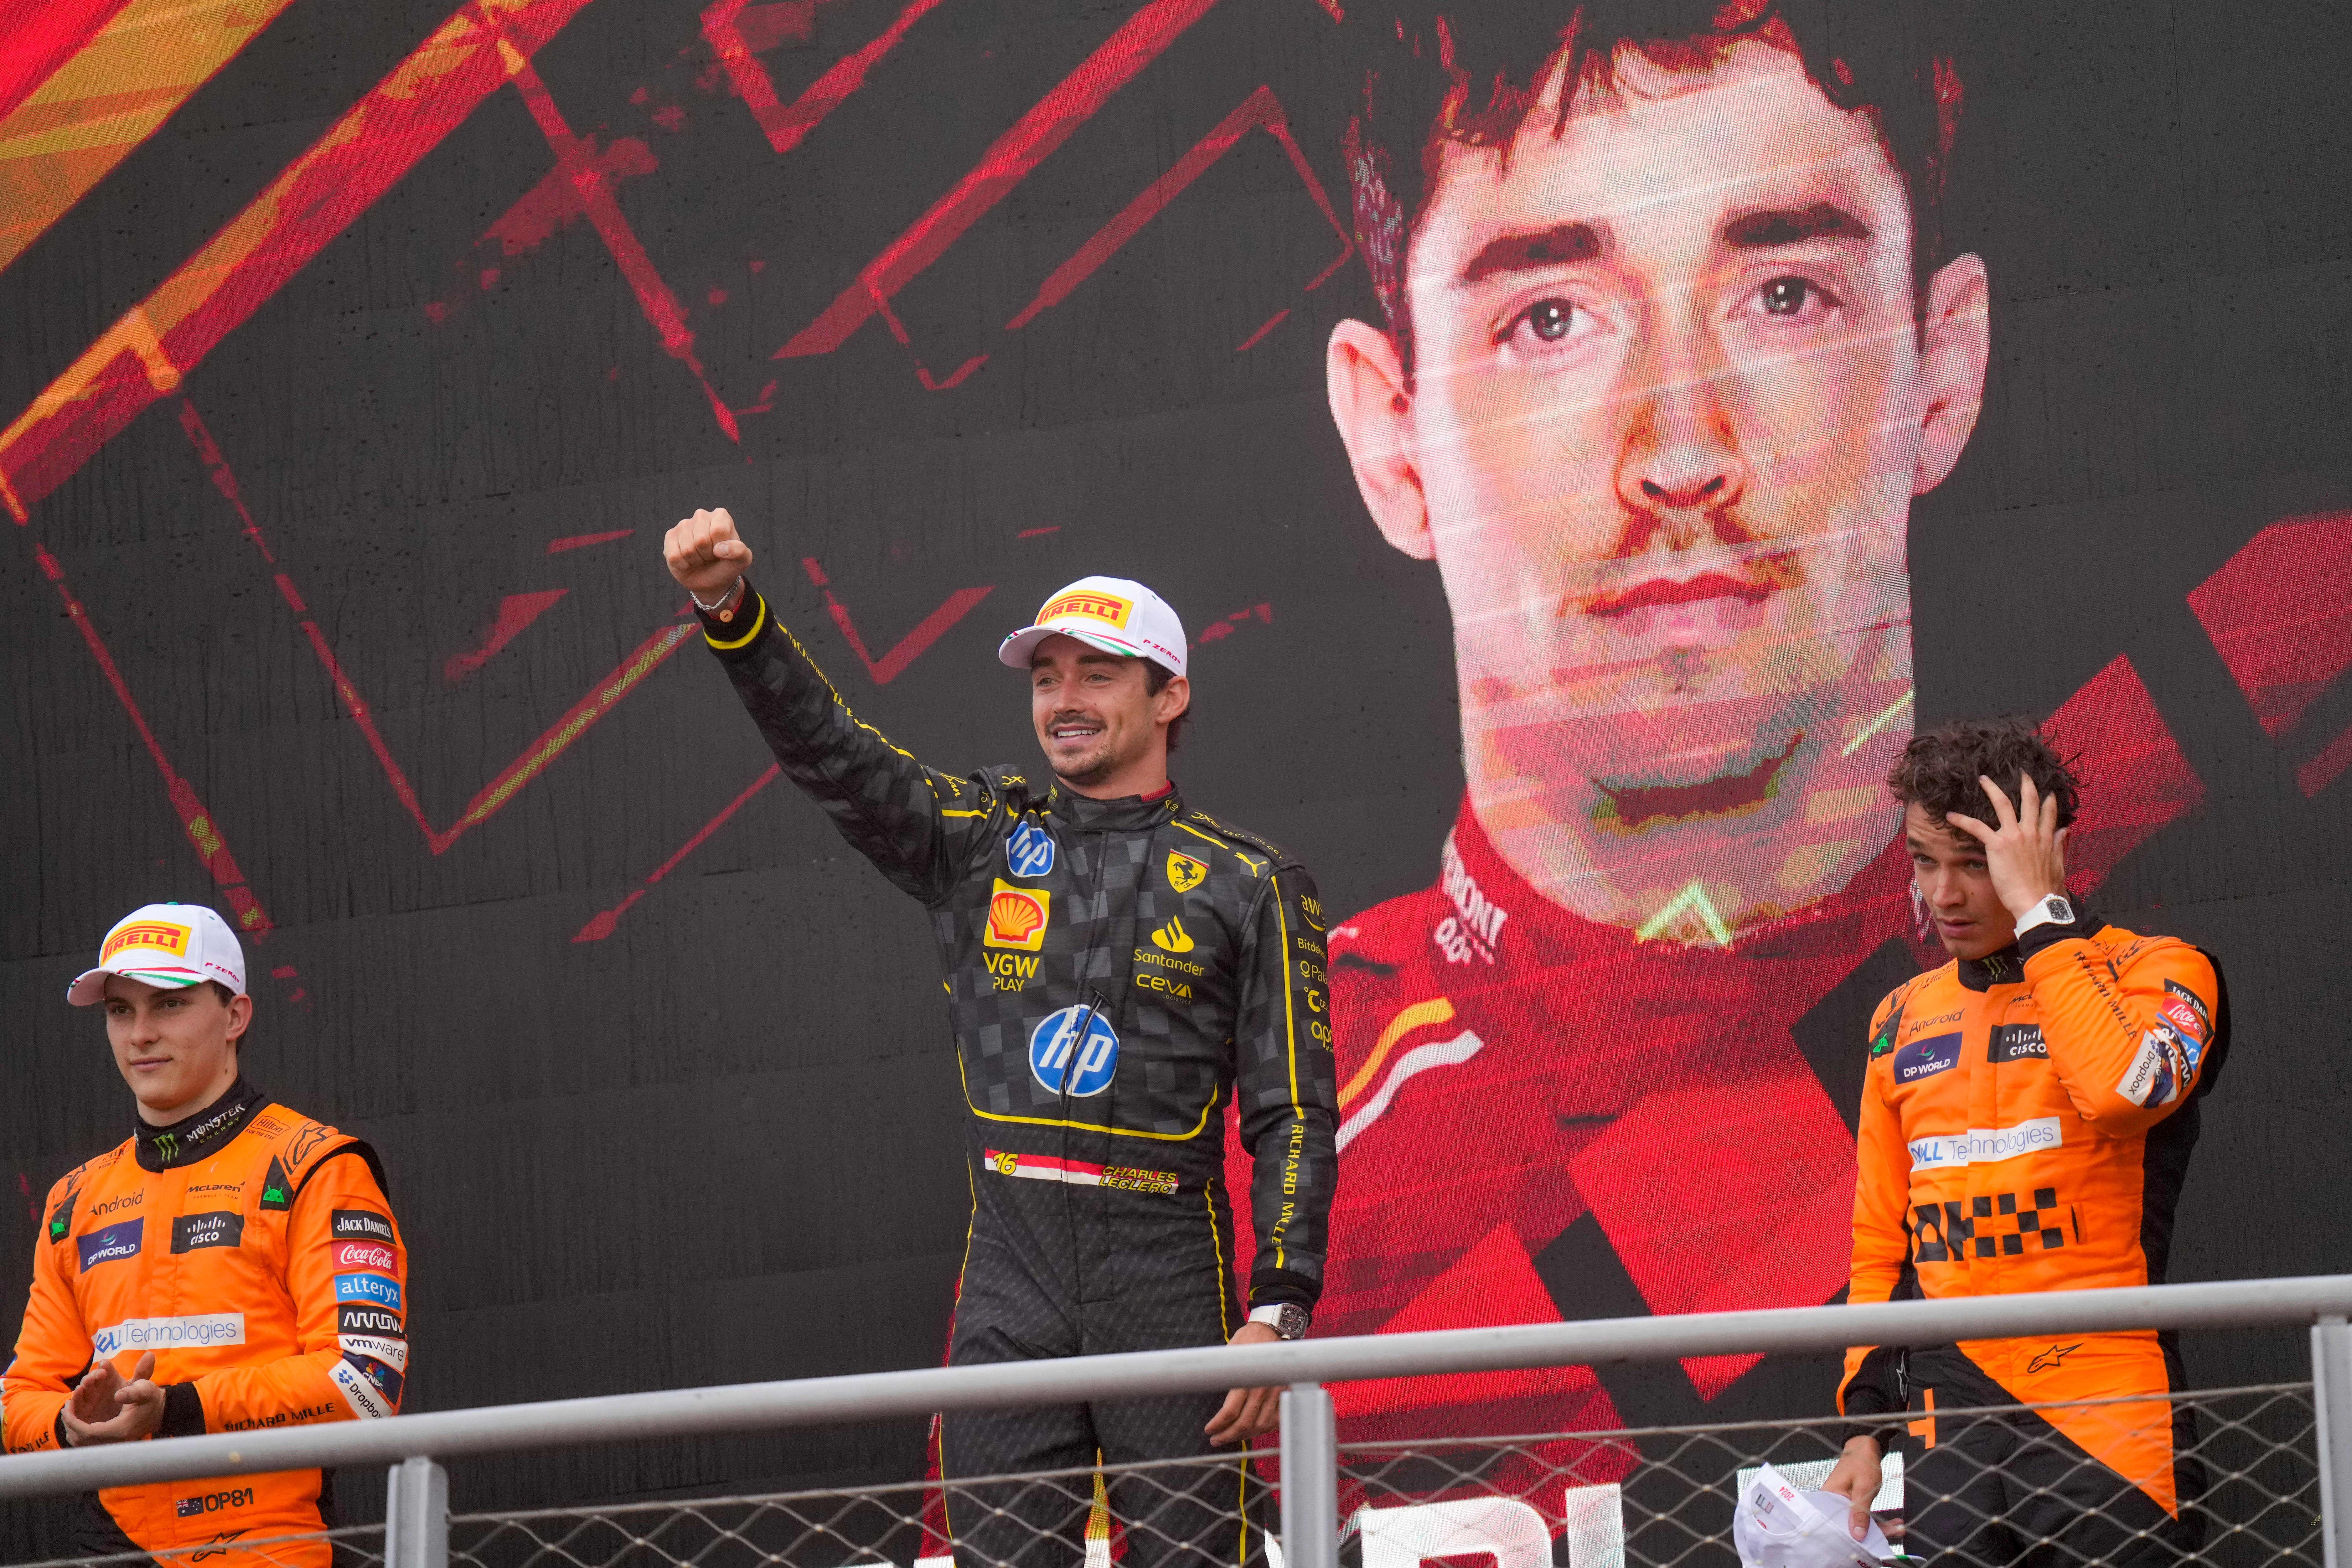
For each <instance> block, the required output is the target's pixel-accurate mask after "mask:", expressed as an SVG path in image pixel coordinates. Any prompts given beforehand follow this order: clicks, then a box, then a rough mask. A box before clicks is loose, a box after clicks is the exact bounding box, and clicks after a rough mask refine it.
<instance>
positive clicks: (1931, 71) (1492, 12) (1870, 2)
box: [1344, 0, 1966, 374]
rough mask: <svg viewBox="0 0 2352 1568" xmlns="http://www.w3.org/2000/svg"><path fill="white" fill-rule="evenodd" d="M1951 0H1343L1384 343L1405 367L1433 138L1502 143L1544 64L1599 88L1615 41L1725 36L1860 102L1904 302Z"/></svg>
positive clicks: (1931, 246)
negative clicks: (1892, 216) (1898, 232)
mask: <svg viewBox="0 0 2352 1568" xmlns="http://www.w3.org/2000/svg"><path fill="white" fill-rule="evenodd" d="M1960 10H1961V7H1960V6H1958V5H1956V4H1955V3H1954V0H1362V3H1361V4H1358V3H1356V0H1350V3H1349V5H1348V7H1347V21H1346V23H1345V24H1344V26H1345V27H1346V29H1347V32H1348V35H1349V42H1350V44H1351V47H1352V55H1353V58H1351V59H1350V61H1349V65H1350V67H1351V68H1352V70H1353V72H1354V73H1355V75H1356V79H1357V80H1358V81H1360V83H1361V89H1362V94H1361V97H1360V100H1359V101H1358V106H1357V108H1356V111H1355V114H1354V117H1353V120H1352V122H1351V123H1350V124H1349V128H1348V132H1347V157H1348V173H1349V185H1350V187H1351V195H1352V203H1353V206H1354V217H1355V233H1356V244H1357V246H1358V247H1359V250H1360V253H1361V255H1362V256H1363V258H1364V265H1365V267H1366V268H1368V269H1369V270H1370V273H1371V276H1372V284H1373V288H1374V289H1376V290H1377V291H1378V293H1379V295H1380V300H1381V308H1382V310H1383V312H1384V313H1385V314H1386V316H1387V318H1388V324H1389V331H1390V332H1391V335H1392V336H1393V337H1394V338H1395V340H1396V343H1397V348H1398V352H1399V354H1400V355H1401V357H1402V359H1403V361H1404V364H1405V369H1406V371H1407V372H1408V374H1410V372H1411V371H1412V360H1413V353H1412V311H1411V310H1410V308H1409V302H1408V301H1407V300H1406V298H1405V261H1406V252H1407V250H1408V249H1409V248H1410V247H1411V245H1412V235H1413V231H1414V230H1415V229H1416V228H1417V227H1418V226H1420V223H1421V220H1422V217H1423V214H1424V212H1425V211H1426V210H1427V208H1428V205H1429V201H1430V197H1431V195H1432V194H1433V184H1434V178H1435V174H1436V170H1437V160H1438V154H1439V151H1440V148H1441V146H1442V144H1443V143H1444V142H1449V141H1451V142H1463V143H1465V144H1468V145H1471V146H1477V147H1507V146H1509V145H1510V142H1511V140H1512V138H1513V137H1514V136H1515V135H1516V134H1517V132H1518V130H1519V128H1520V126H1521V125H1522V124H1523V123H1525V122H1526V121H1527V119H1528V115H1529V114H1530V113H1531V112H1532V111H1533V110H1534V108H1535V105H1536V102H1537V98H1538V93H1539V92H1540V91H1541V89H1542V86H1543V83H1544V79H1545V78H1546V76H1547V74H1548V73H1549V72H1550V71H1552V70H1554V69H1557V70H1559V71H1560V72H1562V73H1563V77H1564V79H1565V81H1566V82H1567V83H1568V84H1569V88H1570V90H1569V91H1567V92H1565V93H1563V94H1562V99H1563V101H1562V103H1561V104H1560V107H1559V122H1558V123H1557V124H1555V125H1554V126H1553V128H1552V130H1553V134H1555V135H1557V134H1559V132H1560V131H1562V130H1563V129H1565V127H1566V124H1567V120H1566V115H1567V110H1568V107H1569V105H1568V101H1567V100H1570V99H1572V98H1573V97H1574V95H1575V94H1576V93H1579V92H1585V91H1589V90H1591V89H1594V88H1600V87H1606V86H1607V85H1608V84H1609V82H1610V81H1611V79H1612V75H1611V68H1612V64H1613V62H1614V61H1615V60H1616V58H1617V57H1618V56H1619V54H1620V53H1621V51H1624V50H1629V49H1630V50H1634V51H1638V52H1640V53H1642V54H1643V55H1646V56H1648V57H1650V58H1652V59H1653V60H1654V61H1656V62H1657V63H1658V64H1660V65H1664V66H1668V67H1670V68H1682V69H1691V68H1703V67H1704V66H1706V65H1707V64H1709V63H1711V61H1712V60H1713V59H1714V58H1717V57H1719V55H1720V54H1721V52H1722V51H1723V50H1724V49H1725V48H1726V47H1728V46H1730V45H1731V44H1734V43H1736V42H1738V41H1739V40H1740V39H1743V38H1759V39H1762V40H1764V41H1766V42H1769V43H1772V44H1775V45H1778V46H1779V47H1783V48H1786V49H1788V50H1790V52H1791V53H1793V54H1795V55H1796V56H1797V57H1798V58H1800V59H1801V60H1802V61H1803V62H1804V67H1805V71H1806V74H1807V75H1808V76H1810V77H1811V79H1812V81H1813V84H1814V85H1815V86H1816V87H1818V88H1820V89H1822V94H1823V95H1824V96H1825V97H1827V98H1828V100H1830V101H1831V102H1832V103H1833V104H1835V105H1836V106H1837V107H1838V108H1840V109H1843V110H1860V111H1864V112H1866V113H1867V114H1868V115H1869V117H1870V120H1871V122H1872V124H1873V125H1874V127H1875V128H1876V130H1877V132H1878V135H1879V141H1880V144H1881V145H1882V147H1883V148H1884V149H1885V153H1886V156H1887V159H1888V161H1889V162H1891V163H1893V164H1894V165H1895V169H1896V170H1897V171H1898V172H1899V173H1900V174H1901V175H1902V176H1903V182H1904V186H1905V190H1906V195H1908V196H1909V198H1910V208H1911V226H1912V244H1911V260H1912V268H1913V272H1914V278H1913V294H1914V309H1915V311H1916V314H1917V316H1918V320H1919V326H1920V331H1922V333H1923V334H1924V332H1925V331H1926V323H1927V279H1928V277H1929V276H1930V275H1931V274H1933V273H1934V272H1935V270H1936V268H1938V267H1941V266H1942V265H1943V264H1944V263H1945V262H1946V261H1948V260H1949V259H1951V255H1952V251H1951V247H1950V246H1949V244H1948V240H1947V237H1946V235H1945V232H1944V184H1945V177H1944V176H1945V166H1946V164H1947V163H1948V161H1949V159H1950V157H1951V152H1952V144H1953V141H1954V138H1955V137H1956V135H1957V134H1958V127H1959V120H1960V107H1961V100H1962V96H1963V93H1962V85H1961V79H1962V73H1963V68H1962V66H1961V64H1960V57H1961V55H1962V53H1963V52H1964V50H1963V39H1964V37H1965V35H1966V28H1965V26H1964V24H1963V21H1962V18H1961V16H1959V15H1958V13H1959V12H1960Z"/></svg>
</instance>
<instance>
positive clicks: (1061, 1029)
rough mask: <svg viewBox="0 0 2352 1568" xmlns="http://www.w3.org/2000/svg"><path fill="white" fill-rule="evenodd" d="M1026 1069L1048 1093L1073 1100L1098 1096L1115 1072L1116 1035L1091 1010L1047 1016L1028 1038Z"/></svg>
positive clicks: (1066, 1010) (1065, 1010) (1067, 1010)
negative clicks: (1064, 1095) (1062, 1095)
mask: <svg viewBox="0 0 2352 1568" xmlns="http://www.w3.org/2000/svg"><path fill="white" fill-rule="evenodd" d="M1081 1026H1084V1028H1085V1031H1086V1034H1085V1037H1084V1038H1080V1037H1079V1032H1078V1031H1079V1029H1080V1027H1081ZM1029 1070H1030V1071H1031V1072H1033V1073H1034V1074H1036V1075H1037V1081H1038V1082H1039V1083H1041V1084H1043V1085H1045V1091H1046V1092H1047V1093H1048V1094H1063V1093H1067V1094H1068V1095H1069V1096H1070V1097H1071V1098H1072V1099H1074V1100H1084V1099H1086V1098H1087V1096H1088V1095H1095V1094H1100V1093H1101V1092H1102V1091H1103V1090H1104V1089H1108V1088H1109V1087H1110V1080H1111V1075H1112V1074H1113V1073H1115V1072H1117V1071H1118V1032H1117V1031H1115V1030H1114V1029H1112V1028H1111V1026H1110V1023H1109V1020H1108V1019H1106V1018H1104V1017H1103V1016H1102V1015H1101V1014H1099V1013H1097V1011H1096V1010H1095V1009H1094V1008H1092V1007H1065V1008H1063V1009H1062V1010H1061V1011H1060V1012H1058V1013H1050V1014H1048V1015H1046V1016H1045V1021H1044V1022H1043V1023H1041V1024H1039V1025H1038V1026H1037V1027H1036V1030H1035V1031H1034V1033H1033V1034H1031V1035H1030V1037H1029Z"/></svg>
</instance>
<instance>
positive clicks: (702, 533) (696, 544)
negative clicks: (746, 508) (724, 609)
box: [662, 506, 751, 605]
mask: <svg viewBox="0 0 2352 1568" xmlns="http://www.w3.org/2000/svg"><path fill="white" fill-rule="evenodd" d="M662 559H663V560H665V561H667V562H668V563H669V574H670V575H671V576H673V577H675V578H677V580H678V584H679V585H680V586H682V587H684V588H685V589H686V591H687V592H688V593H689V594H692V595H694V596H695V597H696V598H698V599H700V600H701V601H702V602H703V603H704V604H706V605H707V604H709V603H711V602H713V601H714V600H716V599H717V598H718V597H719V595H721V594H724V593H726V592H727V590H729V589H730V588H732V587H733V586H734V585H735V579H737V578H738V577H740V576H741V575H743V574H744V573H746V572H748V571H750V570H751V546H750V545H748V544H746V543H744V542H742V541H741V540H740V539H739V538H737V537H736V536H735V520H734V519H733V518H731V517H730V516H728V515H727V509H726V508H725V507H723V506H722V507H717V508H714V509H712V510H709V511H702V510H697V511H696V512H695V514H694V515H693V516H692V517H689V518H688V519H687V520H686V521H684V522H681V523H679V524H678V525H677V527H676V528H673V529H671V530H670V531H669V532H668V533H667V535H665V536H664V537H663V539H662Z"/></svg>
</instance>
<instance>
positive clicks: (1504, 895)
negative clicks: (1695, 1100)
mask: <svg viewBox="0 0 2352 1568" xmlns="http://www.w3.org/2000/svg"><path fill="white" fill-rule="evenodd" d="M1448 839H1449V844H1448V847H1447V849H1446V850H1445V851H1444V852H1442V853H1441V855H1440V865H1439V872H1438V879H1437V887H1438V891H1440V892H1441V893H1443V894H1444V896H1445V897H1446V899H1447V900H1449V902H1450V903H1451V905H1452V907H1453V909H1454V914H1455V917H1456V920H1457V922H1458V923H1457V926H1456V934H1457V938H1458V940H1460V941H1461V942H1465V944H1466V946H1465V957H1464V958H1458V959H1455V960H1454V962H1455V963H1464V962H1468V961H1470V960H1473V959H1476V958H1481V957H1483V958H1485V959H1486V962H1487V963H1493V964H1498V965H1501V966H1502V967H1504V968H1506V969H1517V968H1519V967H1522V966H1527V965H1539V966H1544V967H1554V966H1558V965H1560V964H1564V963H1571V962H1577V961H1597V960H1612V959H1620V958H1622V957H1624V956H1626V955H1627V954H1629V953H1632V952H1640V953H1641V954H1642V955H1643V958H1644V959H1647V960H1654V961H1656V962H1659V963H1686V964H1691V965H1696V966H1697V967H1700V968H1706V967H1710V966H1716V965H1731V964H1738V965H1740V966H1743V967H1746V966H1749V965H1752V964H1755V963H1759V962H1760V963H1763V964H1764V965H1765V966H1766V967H1767V968H1769V967H1771V966H1772V965H1774V964H1776V963H1797V964H1799V965H1801V966H1810V965H1811V964H1812V963H1814V962H1815V955H1816V954H1817V953H1818V952H1821V951H1823V949H1822V943H1823V942H1828V943H1829V945H1830V948H1831V949H1837V948H1839V947H1840V946H1841V944H1851V943H1853V942H1863V941H1864V940H1865V939H1866V940H1867V941H1868V942H1869V943H1870V945H1871V946H1875V945H1877V944H1878V943H1879V942H1883V941H1885V940H1886V938H1887V937H1888V936H1893V935H1896V934H1898V933H1902V934H1903V935H1904V936H1905V937H1906V941H1907V942H1908V945H1909V948H1910V950H1911V954H1912V957H1913V958H1914V959H1915V960H1916V961H1917V962H1918V963H1921V964H1923V965H1926V966H1929V967H1932V966H1933V965H1936V964H1939V963H1943V962H1944V959H1945V956H1946V955H1945V954H1944V953H1943V952H1942V951H1941V950H1940V949H1939V948H1937V946H1936V945H1935V944H1934V943H1932V942H1930V941H1929V940H1928V939H1927V933H1926V932H1924V931H1919V930H1918V929H1917V926H1916V921H1912V920H1911V919H1909V918H1907V917H1908V910H1907V905H1908V901H1909V898H1910V888H1911V861H1910V856H1909V854H1908V853H1907V852H1906V850H1905V849H1904V847H1903V840H1902V837H1900V836H1899V835H1898V836H1896V837H1893V838H1890V839H1889V840H1888V842H1887V845H1886V847H1885V848H1884V849H1882V850H1880V851H1879V853H1878V854H1877V855H1876V856H1875V857H1874V858H1872V859H1871V861H1870V862H1869V863H1868V864H1867V865H1865V866H1864V867H1863V868H1862V869H1861V870H1859V871H1857V872H1855V873H1854V876H1853V880H1852V881H1850V882H1848V883H1847V884H1846V885H1845V886H1844V887H1843V888H1842V889H1838V890H1837V891H1836V892H1834V893H1832V894H1829V895H1828V896H1827V897H1825V898H1821V899H1816V900H1813V901H1812V902H1811V903H1810V904H1807V905H1805V906H1804V907H1803V908H1801V909H1799V910H1792V911H1791V912H1790V913H1788V914H1785V915H1781V916H1779V917H1778V918H1776V919H1773V920H1769V921H1759V922H1758V923H1756V924H1754V925H1749V926H1745V927H1742V928H1740V929H1739V930H1738V931H1733V932H1731V933H1730V934H1731V942H1730V943H1729V944H1728V945H1723V946H1718V945H1717V944H1715V943H1713V942H1695V943H1688V944H1685V943H1683V942H1674V941H1659V940H1655V939H1645V938H1643V937H1642V936H1640V935H1638V934H1636V933H1635V932H1633V931H1629V930H1627V929H1625V928H1624V927H1622V926H1614V925H1604V924H1602V923H1601V922H1600V921H1591V920H1587V919H1586V918H1585V917H1583V916H1582V915H1579V914H1574V913H1571V912H1570V911H1569V910H1564V909H1562V908H1560V906H1559V905H1558V904H1555V903H1553V902H1552V901H1551V900H1549V899H1547V898H1546V897H1544V896H1543V894H1541V893H1539V892H1538V891H1537V890H1536V889H1534V888H1532V887H1530V886H1529V885H1528V883H1527V882H1526V881H1525V880H1524V879H1522V878H1521V877H1520V876H1519V874H1518V873H1517V871H1516V870H1514V869H1512V868H1511V867H1510V865H1509V863H1508V862H1507V861H1506V860H1504V858H1503V857H1502V854H1501V852H1500V851H1499V850H1497V849H1496V847H1495V846H1494V843H1493V841H1492V840H1490V839H1489V838H1488V837H1486V828H1485V826H1483V825H1482V824H1481V823H1480V822H1479V821H1478V814H1477V811H1476V809H1475V807H1474V806H1472V805H1471V804H1470V798H1469V796H1468V795H1466V794H1465V795H1464V796H1463V798H1462V805H1461V809H1460V810H1459V811H1458V812H1457V813H1456V814H1455V816H1454V831H1453V833H1452V834H1450V835H1449V836H1448ZM1840 925H1847V926H1851V927H1852V928H1853V935H1852V936H1850V937H1847V936H1843V935H1832V932H1833V931H1835V928H1837V927H1839V926H1840ZM1906 928H1907V929H1906ZM1441 945H1443V943H1442V942H1441ZM1839 977H1840V978H1843V971H1841V973H1840V976H1839Z"/></svg>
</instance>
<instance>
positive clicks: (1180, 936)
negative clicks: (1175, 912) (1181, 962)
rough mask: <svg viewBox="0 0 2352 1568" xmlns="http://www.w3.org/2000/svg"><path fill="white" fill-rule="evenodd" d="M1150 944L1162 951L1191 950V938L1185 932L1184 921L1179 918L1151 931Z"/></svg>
mask: <svg viewBox="0 0 2352 1568" xmlns="http://www.w3.org/2000/svg"><path fill="white" fill-rule="evenodd" d="M1151 945H1152V946H1154V947H1156V948H1158V949H1159V950H1160V952H1192V938H1191V937H1190V936H1188V935H1186V934H1185V931H1184V922H1183V921H1182V920H1181V918H1180V919H1177V920H1172V921H1169V922H1168V923H1167V924H1166V925H1164V926H1161V927H1160V929H1159V930H1158V931H1153V932H1152V933H1151Z"/></svg>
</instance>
